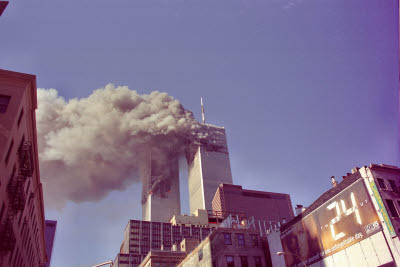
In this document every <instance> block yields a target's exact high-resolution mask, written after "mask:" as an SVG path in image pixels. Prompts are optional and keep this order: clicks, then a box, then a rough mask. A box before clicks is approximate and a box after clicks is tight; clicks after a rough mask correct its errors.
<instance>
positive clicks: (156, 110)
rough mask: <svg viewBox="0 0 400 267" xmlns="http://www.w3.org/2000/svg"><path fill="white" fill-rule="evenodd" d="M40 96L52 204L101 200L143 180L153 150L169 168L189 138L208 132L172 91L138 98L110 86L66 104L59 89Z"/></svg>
mask: <svg viewBox="0 0 400 267" xmlns="http://www.w3.org/2000/svg"><path fill="white" fill-rule="evenodd" d="M37 94H38V110H37V112H36V116H37V132H38V146H39V160H40V172H41V179H42V182H43V186H44V192H45V199H46V205H47V206H50V207H63V206H64V204H65V202H66V201H67V200H71V201H74V202H83V201H97V200H100V199H102V198H104V197H105V196H106V195H107V194H108V193H109V192H111V191H114V190H124V189H125V188H126V187H127V186H128V185H130V184H132V183H135V182H140V172H141V169H143V168H145V166H146V164H148V160H149V158H148V157H149V154H151V155H152V160H153V161H156V162H157V165H158V166H160V169H163V170H165V171H166V172H168V162H170V161H171V157H178V156H181V155H182V153H183V152H184V149H185V145H186V144H187V142H188V141H189V142H190V141H191V140H195V139H202V138H206V137H207V134H206V135H204V133H200V132H199V131H198V130H199V129H200V128H201V126H200V124H199V123H198V122H196V121H195V119H194V117H193V114H192V112H190V111H188V110H185V109H184V108H183V106H182V105H181V104H180V103H179V101H177V100H175V99H174V98H172V97H170V96H169V95H168V94H167V93H161V92H158V91H154V92H152V93H150V94H148V95H139V94H138V93H137V92H136V91H133V90H130V89H129V88H128V87H126V86H119V87H115V86H114V85H112V84H108V85H107V86H105V88H101V89H97V90H95V91H94V92H93V93H92V94H91V95H90V96H89V97H87V98H82V99H71V100H68V101H66V100H65V99H63V98H62V97H60V96H58V94H57V91H56V90H55V89H49V90H45V89H38V92H37ZM150 151H151V152H150Z"/></svg>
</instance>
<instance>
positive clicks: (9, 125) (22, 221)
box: [0, 70, 47, 267]
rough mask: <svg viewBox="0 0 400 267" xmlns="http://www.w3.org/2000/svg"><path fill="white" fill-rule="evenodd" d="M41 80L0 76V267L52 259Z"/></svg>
mask: <svg viewBox="0 0 400 267" xmlns="http://www.w3.org/2000/svg"><path fill="white" fill-rule="evenodd" d="M36 109H37V99H36V77H35V76H34V75H29V74H23V73H17V72H12V71H6V70H0V266H4V267H16V266H18V267H24V266H26V267H28V266H29V267H36V266H37V267H39V266H40V267H42V266H44V264H45V262H46V260H47V257H46V245H45V235H44V231H45V216H44V205H43V191H42V184H41V182H40V174H39V162H38V148H37V137H36V119H35V110H36Z"/></svg>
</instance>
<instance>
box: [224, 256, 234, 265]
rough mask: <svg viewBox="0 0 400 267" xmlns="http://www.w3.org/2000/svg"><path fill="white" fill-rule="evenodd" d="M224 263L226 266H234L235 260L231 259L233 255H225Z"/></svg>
mask: <svg viewBox="0 0 400 267" xmlns="http://www.w3.org/2000/svg"><path fill="white" fill-rule="evenodd" d="M226 265H227V267H235V261H234V260H233V256H226Z"/></svg>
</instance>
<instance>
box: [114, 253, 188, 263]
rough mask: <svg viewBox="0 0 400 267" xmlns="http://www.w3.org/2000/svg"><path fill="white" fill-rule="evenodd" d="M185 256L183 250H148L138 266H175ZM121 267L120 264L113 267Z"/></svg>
mask: <svg viewBox="0 0 400 267" xmlns="http://www.w3.org/2000/svg"><path fill="white" fill-rule="evenodd" d="M185 257H186V252H185V251H165V250H160V251H150V252H149V253H148V254H147V255H146V257H145V258H144V259H143V261H142V263H141V264H140V265H139V267H145V266H146V267H147V266H163V267H175V266H177V265H178V264H179V263H180V262H181V261H182V260H183V259H184V258H185ZM117 266H118V267H123V266H122V265H116V266H113V267H117Z"/></svg>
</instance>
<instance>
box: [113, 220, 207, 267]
mask: <svg viewBox="0 0 400 267" xmlns="http://www.w3.org/2000/svg"><path fill="white" fill-rule="evenodd" d="M210 232H211V229H210V228H206V227H197V226H190V227H189V226H183V225H173V224H172V223H163V222H148V221H138V220H130V221H129V222H128V225H127V226H126V228H125V231H124V240H123V242H122V245H121V248H120V253H119V254H118V255H117V257H116V259H115V261H114V265H113V267H128V266H129V267H131V266H134V267H135V266H139V264H140V263H141V262H142V261H143V259H144V258H145V257H146V255H147V254H148V253H149V251H159V250H163V251H171V250H172V246H173V245H174V244H175V245H177V246H180V243H181V241H183V240H184V239H185V238H192V239H197V240H199V241H200V240H203V239H204V238H206V237H207V236H208V235H209V234H210ZM124 264H126V265H124ZM129 264H130V265H129Z"/></svg>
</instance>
